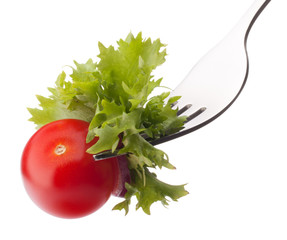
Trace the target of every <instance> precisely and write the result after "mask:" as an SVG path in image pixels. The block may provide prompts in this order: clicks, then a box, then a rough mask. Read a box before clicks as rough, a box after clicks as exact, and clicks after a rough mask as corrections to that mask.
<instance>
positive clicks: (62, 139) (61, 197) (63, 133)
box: [21, 119, 119, 218]
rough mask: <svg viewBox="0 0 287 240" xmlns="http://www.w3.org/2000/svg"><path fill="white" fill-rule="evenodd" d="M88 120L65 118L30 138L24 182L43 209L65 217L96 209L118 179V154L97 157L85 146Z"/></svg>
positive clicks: (105, 198)
mask: <svg viewBox="0 0 287 240" xmlns="http://www.w3.org/2000/svg"><path fill="white" fill-rule="evenodd" d="M88 126H89V123H88V122H84V121H81V120H75V119H64V120H59V121H55V122H52V123H49V124H47V125H45V126H43V127H42V128H40V129H39V130H38V131H37V132H36V133H35V134H34V135H33V136H32V137H31V139H30V140H29V141H28V143H27V145H26V147H25V149H24V152H23V155H22V162H21V171H22V176H23V181H24V186H25V188H26V190H27V192H28V195H29V196H30V197H31V199H32V200H33V201H34V202H35V203H36V204H37V205H38V206H39V207H40V208H41V209H43V210H44V211H46V212H48V213H50V214H52V215H54V216H57V217H63V218H78V217H83V216H86V215H88V214H90V213H93V212H94V211H96V210H97V209H99V208H100V207H101V206H102V205H103V204H104V203H105V202H106V201H107V200H108V199H109V197H110V195H111V193H112V191H113V189H114V188H115V184H116V183H117V181H118V180H117V176H118V172H119V170H118V164H117V159H116V158H110V159H106V160H103V161H95V160H94V158H93V156H92V155H91V154H88V153H87V152H86V150H87V149H88V148H89V147H90V146H91V145H92V144H94V143H95V142H96V141H97V139H95V141H93V142H91V143H89V144H86V136H87V133H88Z"/></svg>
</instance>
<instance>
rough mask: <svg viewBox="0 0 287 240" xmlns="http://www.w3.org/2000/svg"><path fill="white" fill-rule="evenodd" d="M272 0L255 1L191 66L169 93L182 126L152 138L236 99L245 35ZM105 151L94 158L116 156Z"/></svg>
mask: <svg viewBox="0 0 287 240" xmlns="http://www.w3.org/2000/svg"><path fill="white" fill-rule="evenodd" d="M270 1H271V0H256V1H254V3H253V4H252V6H251V7H250V8H249V9H248V11H247V12H246V13H245V14H244V15H243V17H242V18H241V19H240V21H239V22H238V23H237V25H236V26H235V27H234V28H233V29H232V30H231V31H230V33H229V34H228V35H227V36H226V37H225V38H223V40H221V41H220V42H219V43H218V44H217V45H216V46H215V47H214V48H213V49H211V50H210V51H209V52H208V53H207V54H206V55H205V56H203V57H202V59H201V60H200V61H199V62H198V63H197V64H196V65H195V66H194V67H193V68H192V69H191V71H190V72H189V73H188V75H187V76H186V78H185V79H184V80H183V81H182V82H181V83H180V84H179V85H178V86H177V87H176V88H175V89H174V91H172V92H171V96H182V97H181V99H180V100H179V101H178V103H177V104H176V106H177V107H178V108H179V111H178V113H179V114H183V113H184V114H185V115H187V116H188V117H187V121H186V123H185V125H184V128H183V129H182V130H181V131H179V132H177V133H174V134H171V135H167V136H163V137H161V138H159V139H156V140H151V141H150V143H151V144H152V145H157V144H160V143H164V142H167V141H170V140H173V139H175V138H178V137H181V136H183V135H186V134H188V133H191V132H193V131H195V130H197V129H199V128H201V127H203V126H205V125H207V124H208V123H210V122H212V121H213V120H215V119H216V118H217V117H219V116H220V115H221V114H222V113H224V112H225V111H226V110H227V109H228V108H229V107H230V106H231V105H232V104H233V103H234V101H235V100H236V99H237V98H238V96H239V94H240V93H241V91H242V89H243V88H244V86H245V83H246V81H247V77H248V70H249V61H248V53H247V48H246V43H247V38H248V35H249V32H250V29H251V28H252V26H253V24H254V22H255V21H256V19H257V18H258V16H259V15H260V13H261V12H262V11H263V10H264V8H265V7H266V6H267V5H268V3H269V2H270ZM116 154H117V152H114V153H112V152H111V151H105V152H103V153H99V154H96V155H94V158H95V160H101V159H105V158H108V157H111V156H115V155H116Z"/></svg>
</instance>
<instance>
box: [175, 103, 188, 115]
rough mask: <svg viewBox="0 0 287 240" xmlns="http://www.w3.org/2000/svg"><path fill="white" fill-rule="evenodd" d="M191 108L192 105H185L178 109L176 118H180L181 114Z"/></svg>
mask: <svg viewBox="0 0 287 240" xmlns="http://www.w3.org/2000/svg"><path fill="white" fill-rule="evenodd" d="M191 106H192V104H186V105H185V106H184V107H183V108H181V109H179V110H178V111H177V116H180V115H181V114H183V113H184V112H185V111H187V110H188V109H189V108H190V107H191Z"/></svg>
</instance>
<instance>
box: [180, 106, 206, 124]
mask: <svg viewBox="0 0 287 240" xmlns="http://www.w3.org/2000/svg"><path fill="white" fill-rule="evenodd" d="M205 110H206V107H202V108H200V109H198V110H197V111H196V112H194V113H193V114H191V115H189V116H188V117H187V118H186V121H185V122H184V123H188V122H189V121H191V120H192V119H194V118H196V117H197V116H198V115H200V114H202V113H203V112H204V111H205Z"/></svg>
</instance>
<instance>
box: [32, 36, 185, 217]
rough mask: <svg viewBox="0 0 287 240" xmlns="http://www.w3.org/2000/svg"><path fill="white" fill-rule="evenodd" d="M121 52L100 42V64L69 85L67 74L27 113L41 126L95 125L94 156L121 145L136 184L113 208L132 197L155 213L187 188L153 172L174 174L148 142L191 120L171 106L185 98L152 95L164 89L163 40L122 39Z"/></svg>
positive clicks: (81, 68) (83, 67)
mask: <svg viewBox="0 0 287 240" xmlns="http://www.w3.org/2000/svg"><path fill="white" fill-rule="evenodd" d="M117 44H118V48H114V47H113V46H109V47H105V46H104V45H103V44H102V43H100V42H99V44H98V47H99V52H100V53H99V55H98V58H99V61H98V62H94V61H93V60H92V59H89V60H88V61H87V62H86V63H83V64H80V63H78V62H76V61H74V64H75V67H71V68H72V70H73V72H72V74H71V75H70V79H68V80H67V76H66V73H65V72H62V73H61V74H60V75H59V76H58V78H57V80H56V83H55V86H54V87H52V88H48V89H49V91H50V92H51V94H52V95H51V96H49V97H42V96H37V98H38V100H39V108H28V110H29V112H30V113H31V115H32V117H31V118H30V121H32V122H34V123H35V124H36V125H37V127H38V128H39V127H41V126H43V125H45V124H47V123H49V122H52V121H55V120H59V119H65V118H75V119H80V120H84V121H88V122H89V123H90V126H89V134H88V136H87V142H89V141H91V140H92V139H93V138H94V137H95V136H98V137H99V141H98V142H97V143H96V144H95V145H93V146H92V147H91V148H89V149H88V152H89V153H91V154H96V153H99V152H101V151H105V150H110V149H112V151H115V150H116V148H117V146H118V143H119V141H120V138H119V136H121V140H122V143H123V147H122V149H120V153H127V152H128V153H129V154H128V155H127V156H128V161H129V169H130V172H131V174H132V179H133V181H132V182H131V183H130V184H126V188H127V190H128V191H127V193H126V195H125V200H124V201H123V202H121V203H119V204H118V205H116V206H115V208H114V209H116V210H122V209H124V210H125V211H126V213H127V212H128V206H129V203H130V202H131V198H132V196H135V197H136V199H137V200H138V203H137V209H139V208H142V209H143V211H144V212H145V213H147V214H150V207H151V205H152V204H153V203H154V202H156V201H161V202H162V204H163V205H165V206H166V205H168V201H167V197H168V198H170V199H172V200H174V201H177V199H178V198H180V197H182V196H185V195H186V194H187V191H186V190H185V189H184V185H180V186H173V185H170V184H166V183H163V182H161V181H160V180H158V179H157V177H156V175H155V174H154V173H151V172H150V169H156V168H162V167H165V168H168V169H175V167H174V166H173V165H172V164H171V163H170V162H169V159H168V156H167V154H166V153H165V152H163V151H162V150H160V149H158V148H156V147H154V146H153V145H151V144H150V143H149V141H148V140H147V139H149V140H150V139H157V138H160V137H162V136H164V135H168V134H172V133H174V132H177V131H179V130H180V129H181V128H182V127H183V124H184V121H185V120H186V117H184V116H181V117H179V116H177V111H178V110H177V109H173V108H172V105H173V103H175V102H176V101H177V100H178V99H179V98H180V97H172V98H169V94H170V92H163V93H161V94H160V95H156V96H151V93H152V92H153V90H154V89H155V88H157V87H162V86H161V82H162V78H159V79H155V78H154V76H153V75H152V72H153V70H155V69H156V68H157V67H158V66H160V65H161V64H163V63H164V62H165V57H166V49H165V45H164V44H162V43H161V42H160V40H159V39H157V40H155V41H152V40H151V39H150V38H148V39H143V37H142V34H141V33H139V34H138V35H137V36H136V37H135V36H134V35H133V34H131V33H130V34H129V35H128V36H127V37H126V39H125V40H123V39H120V40H119V41H118V42H117Z"/></svg>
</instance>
